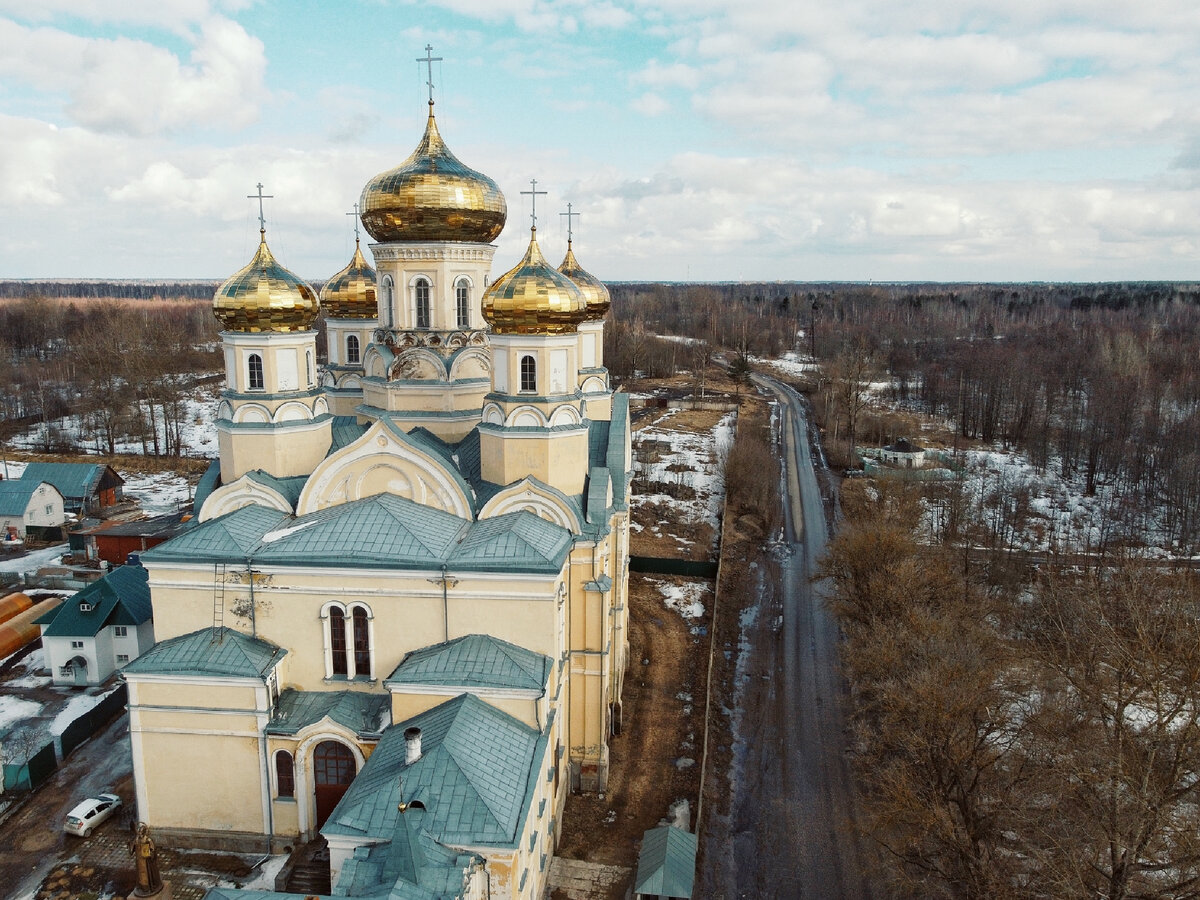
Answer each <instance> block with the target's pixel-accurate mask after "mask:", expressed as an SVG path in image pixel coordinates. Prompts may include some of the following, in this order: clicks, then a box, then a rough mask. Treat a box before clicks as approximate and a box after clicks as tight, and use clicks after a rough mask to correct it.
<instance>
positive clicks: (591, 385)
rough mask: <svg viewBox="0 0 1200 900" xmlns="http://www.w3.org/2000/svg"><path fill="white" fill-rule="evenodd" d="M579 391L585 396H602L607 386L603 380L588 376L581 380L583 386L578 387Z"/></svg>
mask: <svg viewBox="0 0 1200 900" xmlns="http://www.w3.org/2000/svg"><path fill="white" fill-rule="evenodd" d="M580 390H582V391H583V392H584V393H585V394H602V393H605V392H606V391H607V390H608V385H607V384H605V383H604V379H603V378H598V377H597V376H595V375H589V376H588V377H587V378H585V379H583V384H582V385H580Z"/></svg>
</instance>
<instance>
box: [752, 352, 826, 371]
mask: <svg viewBox="0 0 1200 900" xmlns="http://www.w3.org/2000/svg"><path fill="white" fill-rule="evenodd" d="M750 361H751V362H752V363H754V364H755V365H759V366H766V367H767V368H770V369H774V370H775V371H776V372H778V373H779V374H780V375H785V376H788V377H790V378H803V377H804V376H806V375H811V374H812V373H813V372H818V371H820V369H821V367H820V366H819V365H818V364H817V363H814V362H813V360H812V357H811V356H801V355H799V354H797V353H793V352H792V351H790V350H789V351H788V352H787V353H785V354H783V356H782V357H780V358H779V359H764V358H762V357H758V356H752V357H751V358H750Z"/></svg>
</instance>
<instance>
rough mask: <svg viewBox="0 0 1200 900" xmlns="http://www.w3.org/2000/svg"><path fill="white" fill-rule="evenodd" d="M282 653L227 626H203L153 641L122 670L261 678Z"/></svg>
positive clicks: (126, 671)
mask: <svg viewBox="0 0 1200 900" xmlns="http://www.w3.org/2000/svg"><path fill="white" fill-rule="evenodd" d="M286 653H287V651H286V650H284V649H283V648H282V647H276V646H275V645H274V644H271V643H268V642H267V641H264V640H260V639H259V638H252V637H250V636H249V635H245V634H242V633H241V632H240V631H234V630H233V629H231V628H203V629H201V630H200V631H193V632H192V633H191V634H184V635H180V636H179V637H176V638H171V639H170V640H168V641H163V642H162V643H160V644H155V645H154V646H153V647H152V648H150V650H149V651H147V652H146V653H144V654H142V655H141V656H139V657H138V658H137V659H135V660H134V661H133V662H131V663H130V664H129V665H127V666H126V667H125V669H124V671H125V674H126V675H183V676H193V677H204V676H208V675H217V676H231V677H235V678H262V677H263V676H265V675H266V674H267V673H268V672H270V671H271V669H273V668H274V667H275V665H276V664H277V663H278V662H279V661H280V660H281V659H283V657H284V655H285V654H286Z"/></svg>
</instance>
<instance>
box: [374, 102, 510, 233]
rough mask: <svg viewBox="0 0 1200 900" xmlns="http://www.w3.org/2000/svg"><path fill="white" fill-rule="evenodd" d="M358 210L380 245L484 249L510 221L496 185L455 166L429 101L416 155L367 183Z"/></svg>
mask: <svg viewBox="0 0 1200 900" xmlns="http://www.w3.org/2000/svg"><path fill="white" fill-rule="evenodd" d="M359 209H360V210H361V213H360V217H361V218H362V223H363V226H364V227H365V228H366V229H367V231H368V232H369V233H370V235H371V237H373V238H375V240H377V241H381V242H386V241H461V242H464V243H468V242H469V243H479V244H487V243H490V242H491V241H493V240H495V238H496V236H497V235H498V234H500V231H501V229H503V228H504V221H505V219H506V218H507V217H508V205H507V204H506V203H505V202H504V195H503V194H502V193H500V188H499V186H498V185H497V184H496V182H494V181H492V179H490V178H488V177H487V176H486V175H483V174H481V173H479V172H476V171H475V170H474V169H472V168H469V167H468V166H464V165H463V164H462V163H461V162H459V161H458V159H457V158H456V157H455V156H454V154H453V153H451V152H450V148H449V147H447V146H446V143H445V142H444V141H443V140H442V136H441V135H440V134H438V129H437V122H435V121H434V118H433V101H432V100H431V101H430V102H429V121H428V122H427V123H426V124H425V136H424V137H423V138H421V143H419V144H418V145H417V149H416V150H414V151H413V152H412V155H411V156H409V157H408V159H406V160H405V161H404V162H403V163H401V164H400V165H399V166H398V167H397V168H395V169H392V170H391V171H389V172H384V173H383V174H381V175H376V176H375V177H374V178H372V179H371V180H370V181H368V182H367V186H366V187H364V188H363V192H362V197H361V199H360V200H359Z"/></svg>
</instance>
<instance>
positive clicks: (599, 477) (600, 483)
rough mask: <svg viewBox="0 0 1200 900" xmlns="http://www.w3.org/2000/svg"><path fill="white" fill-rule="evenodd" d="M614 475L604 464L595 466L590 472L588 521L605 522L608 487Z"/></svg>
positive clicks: (596, 523) (594, 523)
mask: <svg viewBox="0 0 1200 900" xmlns="http://www.w3.org/2000/svg"><path fill="white" fill-rule="evenodd" d="M610 484H612V477H611V475H610V474H609V471H608V469H606V468H604V467H603V466H593V467H592V468H591V470H590V471H589V472H588V487H587V521H588V522H589V523H590V524H592V525H600V524H603V522H604V520H605V518H606V516H605V515H604V514H605V513H606V512H608V488H609V485H610Z"/></svg>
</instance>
